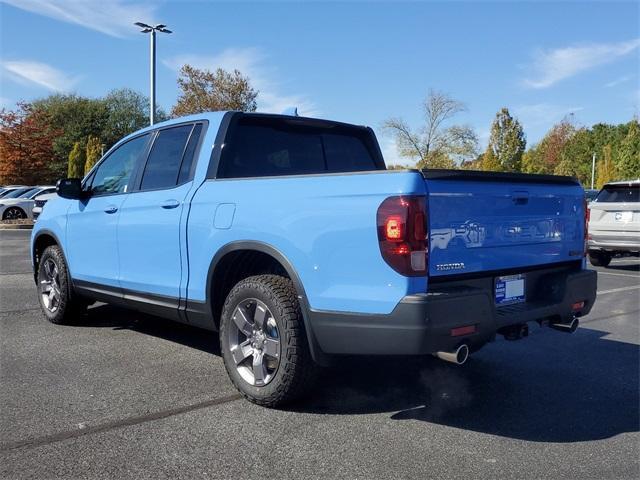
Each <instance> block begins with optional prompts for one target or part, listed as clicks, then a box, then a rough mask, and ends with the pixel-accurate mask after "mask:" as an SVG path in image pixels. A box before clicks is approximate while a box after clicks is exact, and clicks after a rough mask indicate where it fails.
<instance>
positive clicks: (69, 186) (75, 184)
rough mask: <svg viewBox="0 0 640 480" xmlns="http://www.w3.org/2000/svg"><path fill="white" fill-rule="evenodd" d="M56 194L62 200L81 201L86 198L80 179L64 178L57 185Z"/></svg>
mask: <svg viewBox="0 0 640 480" xmlns="http://www.w3.org/2000/svg"><path fill="white" fill-rule="evenodd" d="M56 193H57V194H58V195H59V196H61V197H62V198H68V199H70V200H79V199H80V198H82V197H83V196H84V194H83V192H82V181H81V180H80V179H79V178H62V179H60V180H58V183H56Z"/></svg>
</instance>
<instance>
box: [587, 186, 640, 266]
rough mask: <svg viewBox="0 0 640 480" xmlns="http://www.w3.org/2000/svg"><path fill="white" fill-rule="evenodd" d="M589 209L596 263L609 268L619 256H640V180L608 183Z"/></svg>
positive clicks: (592, 258) (591, 256)
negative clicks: (614, 258) (612, 261)
mask: <svg viewBox="0 0 640 480" xmlns="http://www.w3.org/2000/svg"><path fill="white" fill-rule="evenodd" d="M589 212H590V216H589V239H588V240H589V261H590V262H591V264H592V265H595V266H598V267H606V266H607V265H609V263H610V262H611V259H612V258H613V257H614V256H616V255H640V180H632V181H625V182H611V183H607V184H606V185H605V186H604V187H602V190H600V193H598V196H597V197H596V199H595V200H594V201H593V202H591V203H590V204H589Z"/></svg>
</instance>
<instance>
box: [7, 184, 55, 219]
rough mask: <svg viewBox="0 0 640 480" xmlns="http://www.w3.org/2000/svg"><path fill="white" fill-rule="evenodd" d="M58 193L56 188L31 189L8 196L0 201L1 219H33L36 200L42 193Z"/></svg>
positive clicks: (41, 187)
mask: <svg viewBox="0 0 640 480" xmlns="http://www.w3.org/2000/svg"><path fill="white" fill-rule="evenodd" d="M55 191H56V187H54V186H40V187H31V188H29V189H27V191H26V192H22V193H21V194H16V193H15V192H14V193H13V194H10V195H7V196H6V197H4V198H1V199H0V218H2V220H19V219H22V218H31V211H32V209H33V204H34V198H35V197H37V196H38V195H40V194H42V193H52V192H55Z"/></svg>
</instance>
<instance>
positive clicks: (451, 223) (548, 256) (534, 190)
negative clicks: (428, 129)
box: [423, 170, 584, 277]
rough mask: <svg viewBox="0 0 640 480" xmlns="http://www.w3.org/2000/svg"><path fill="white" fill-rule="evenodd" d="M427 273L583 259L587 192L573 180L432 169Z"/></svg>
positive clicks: (428, 179)
mask: <svg viewBox="0 0 640 480" xmlns="http://www.w3.org/2000/svg"><path fill="white" fill-rule="evenodd" d="M423 176H424V178H425V184H426V190H427V194H428V200H427V203H428V206H427V207H428V223H429V275H430V276H433V277H438V276H440V277H442V276H447V275H459V274H468V273H477V272H484V271H505V270H513V269H516V270H517V269H519V268H523V269H524V268H527V267H532V266H536V265H544V264H551V263H560V262H566V261H571V260H578V259H581V258H582V257H583V255H584V191H583V189H582V187H581V186H580V184H579V183H578V181H577V180H575V179H574V178H571V177H557V176H547V175H526V174H507V173H492V172H473V171H451V170H427V171H424V172H423Z"/></svg>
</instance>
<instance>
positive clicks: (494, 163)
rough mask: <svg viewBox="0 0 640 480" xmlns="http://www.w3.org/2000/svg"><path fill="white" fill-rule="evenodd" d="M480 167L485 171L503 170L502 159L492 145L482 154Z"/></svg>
mask: <svg viewBox="0 0 640 480" xmlns="http://www.w3.org/2000/svg"><path fill="white" fill-rule="evenodd" d="M480 169H481V170H484V171H485V172H501V171H502V170H503V169H502V165H501V164H500V160H499V159H498V157H497V156H496V154H495V153H494V152H493V149H492V148H491V147H490V146H488V147H487V150H486V151H485V152H484V153H483V154H482V160H481V161H480Z"/></svg>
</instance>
